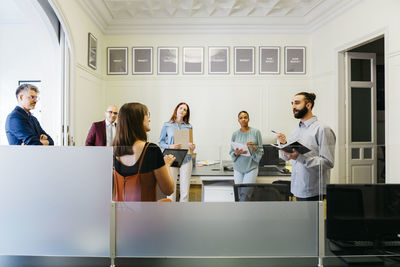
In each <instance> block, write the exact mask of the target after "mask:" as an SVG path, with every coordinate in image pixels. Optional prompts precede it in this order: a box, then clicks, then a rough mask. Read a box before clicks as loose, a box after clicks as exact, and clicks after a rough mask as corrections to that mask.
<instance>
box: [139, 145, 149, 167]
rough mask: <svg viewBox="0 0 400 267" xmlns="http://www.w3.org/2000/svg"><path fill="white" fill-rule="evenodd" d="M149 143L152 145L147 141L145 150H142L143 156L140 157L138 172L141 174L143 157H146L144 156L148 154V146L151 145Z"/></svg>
mask: <svg viewBox="0 0 400 267" xmlns="http://www.w3.org/2000/svg"><path fill="white" fill-rule="evenodd" d="M149 145H150V143H149V142H147V143H146V144H145V145H144V149H143V152H142V158H141V159H140V163H139V169H138V174H140V170H141V169H142V163H143V159H144V156H145V155H146V150H147V148H148V147H149Z"/></svg>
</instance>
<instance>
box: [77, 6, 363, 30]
mask: <svg viewBox="0 0 400 267" xmlns="http://www.w3.org/2000/svg"><path fill="white" fill-rule="evenodd" d="M359 1H360V0H270V1H265V0H263V1H261V0H251V1H250V0H223V1H222V0H181V1H176V2H174V1H165V2H160V1H156V0H135V1H133V0H125V1H113V0H79V1H78V2H79V3H80V5H81V7H82V8H83V9H84V10H85V12H86V13H87V14H88V16H89V17H90V18H91V19H92V20H93V22H94V23H95V24H96V25H97V26H98V27H99V28H100V30H101V31H102V32H103V33H104V34H107V35H112V34H196V33H199V34H221V33H224V34H246V33H249V34H257V33H258V34H308V33H310V32H312V31H315V30H317V29H318V28H320V27H321V26H322V25H324V24H326V23H327V22H329V21H330V20H331V19H333V18H335V17H336V16H337V15H339V14H341V13H343V12H345V11H346V10H347V9H349V8H350V7H352V6H353V5H355V4H357V3H358V2H359ZM176 3H178V4H176Z"/></svg>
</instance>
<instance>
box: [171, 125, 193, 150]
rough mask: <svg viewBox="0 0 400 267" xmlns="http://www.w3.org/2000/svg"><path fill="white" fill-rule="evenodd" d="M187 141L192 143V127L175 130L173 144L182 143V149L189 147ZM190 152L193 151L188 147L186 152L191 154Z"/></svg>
mask: <svg viewBox="0 0 400 267" xmlns="http://www.w3.org/2000/svg"><path fill="white" fill-rule="evenodd" d="M189 143H193V130H192V129H182V130H175V132H174V144H182V149H189ZM192 152H193V151H191V150H190V149H189V152H188V154H192Z"/></svg>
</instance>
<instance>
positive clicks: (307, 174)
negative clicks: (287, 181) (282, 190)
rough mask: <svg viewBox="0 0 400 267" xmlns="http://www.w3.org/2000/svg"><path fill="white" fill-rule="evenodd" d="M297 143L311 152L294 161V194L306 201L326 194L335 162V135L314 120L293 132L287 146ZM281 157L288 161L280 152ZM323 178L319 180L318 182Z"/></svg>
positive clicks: (292, 188)
mask: <svg viewBox="0 0 400 267" xmlns="http://www.w3.org/2000/svg"><path fill="white" fill-rule="evenodd" d="M296 140H298V141H299V142H300V143H302V144H303V145H304V146H306V147H308V148H309V149H311V151H310V152H308V153H306V154H299V156H298V157H297V159H296V160H292V181H291V191H292V193H293V195H294V196H296V197H301V198H307V197H314V196H318V195H319V194H321V192H320V191H321V190H322V193H323V194H326V184H327V183H329V180H330V171H331V168H333V166H334V161H335V143H336V136H335V133H334V132H333V131H332V129H331V128H330V127H328V126H326V125H324V124H322V123H321V122H320V121H318V120H317V117H315V116H314V117H312V118H310V119H308V120H306V121H305V122H304V123H303V122H300V123H299V126H298V127H297V128H295V129H294V131H293V132H292V134H291V135H290V138H289V139H288V143H292V142H294V141H296ZM279 154H280V157H281V158H282V159H284V160H289V159H288V158H287V157H285V155H284V154H283V153H282V152H281V151H280V152H279ZM319 178H320V179H319Z"/></svg>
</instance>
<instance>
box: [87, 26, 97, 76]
mask: <svg viewBox="0 0 400 267" xmlns="http://www.w3.org/2000/svg"><path fill="white" fill-rule="evenodd" d="M88 66H89V67H91V68H92V69H94V70H95V69H97V38H96V37H94V35H93V34H91V33H90V32H89V34H88Z"/></svg>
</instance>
